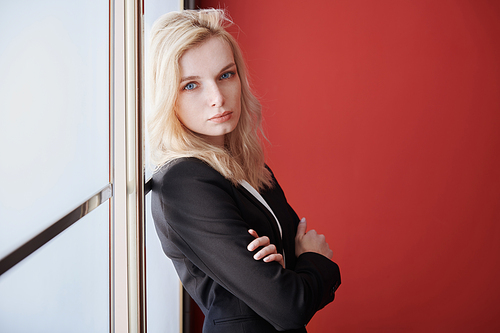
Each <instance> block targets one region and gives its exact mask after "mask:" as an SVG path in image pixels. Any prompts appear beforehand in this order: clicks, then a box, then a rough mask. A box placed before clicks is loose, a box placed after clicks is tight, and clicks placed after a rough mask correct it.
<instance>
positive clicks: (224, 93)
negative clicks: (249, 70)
mask: <svg viewBox="0 0 500 333" xmlns="http://www.w3.org/2000/svg"><path fill="white" fill-rule="evenodd" d="M179 65H180V70H181V84H180V86H179V89H180V92H179V98H178V101H177V108H176V112H177V117H178V118H179V120H180V121H181V122H182V123H183V124H184V126H186V127H187V128H189V129H190V130H191V131H193V132H195V133H198V134H199V135H200V136H202V137H204V138H205V139H206V140H207V141H209V142H210V143H212V144H215V145H219V146H223V145H224V135H225V134H227V133H230V132H232V131H233V130H234V129H235V128H236V125H237V124H238V120H239V119H240V113H241V99H240V97H241V83H240V78H239V76H238V73H237V70H236V64H235V62H234V57H233V52H232V50H231V47H230V46H229V44H228V43H227V42H226V41H224V40H223V39H221V38H216V37H211V38H210V39H208V40H206V41H204V42H203V43H202V44H200V45H197V46H195V47H193V48H191V49H189V50H187V51H186V52H185V53H184V54H183V56H182V57H181V59H180V61H179Z"/></svg>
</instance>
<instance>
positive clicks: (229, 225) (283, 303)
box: [152, 158, 340, 333]
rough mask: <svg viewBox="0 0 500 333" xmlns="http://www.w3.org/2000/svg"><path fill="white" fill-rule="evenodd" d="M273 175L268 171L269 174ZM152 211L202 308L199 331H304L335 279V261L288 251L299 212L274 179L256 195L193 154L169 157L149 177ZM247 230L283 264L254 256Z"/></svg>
mask: <svg viewBox="0 0 500 333" xmlns="http://www.w3.org/2000/svg"><path fill="white" fill-rule="evenodd" d="M273 178H274V176H273ZM152 191H153V193H152V212H153V218H154V221H155V226H156V230H157V233H158V236H159V238H160V241H161V244H162V247H163V251H164V252H165V254H166V255H167V256H168V257H169V258H170V259H171V260H172V261H173V264H174V266H175V269H176V270H177V273H178V275H179V277H180V279H181V281H182V283H183V285H184V288H186V290H187V291H188V293H189V294H190V295H191V297H192V298H193V299H194V300H195V301H196V303H198V305H199V306H200V308H201V310H202V311H203V313H204V314H205V322H204V325H203V332H207V333H208V332H218V333H222V332H228V333H237V332H247V333H249V332H259V333H266V332H276V331H287V332H306V330H305V327H304V326H305V325H306V324H307V323H308V322H309V320H310V319H311V318H312V316H313V315H314V314H315V313H316V311H318V310H319V309H321V308H322V307H324V306H325V305H326V304H328V303H330V302H331V301H332V300H333V298H334V291H335V290H336V288H337V287H338V286H339V284H340V272H339V268H338V266H337V264H335V263H334V262H332V261H331V260H329V259H327V258H326V257H324V256H322V255H319V254H317V253H304V254H302V255H301V256H299V257H298V258H296V257H295V243H294V239H295V234H296V230H297V224H298V222H299V218H298V217H297V214H296V213H295V212H294V211H293V209H292V208H291V207H290V206H289V205H288V203H287V201H286V198H285V195H284V193H283V191H282V189H281V187H280V186H279V185H278V183H277V182H276V181H275V184H274V187H273V188H272V189H269V190H266V191H263V193H261V194H262V196H263V197H264V199H265V200H266V201H267V203H268V204H269V206H270V207H271V208H272V210H273V212H274V214H275V215H276V217H277V218H278V220H279V221H280V224H281V227H282V232H283V240H281V238H280V233H279V229H278V226H277V224H276V221H275V219H274V217H273V216H272V214H271V213H270V212H269V211H268V210H267V209H266V208H265V207H264V206H263V205H262V204H261V203H260V202H259V201H258V200H257V199H256V198H255V197H254V196H253V195H252V194H250V193H249V192H248V191H247V190H246V189H245V188H243V187H242V186H237V187H235V186H233V185H232V184H231V182H229V181H228V180H227V179H225V178H224V177H223V176H222V175H221V174H220V173H219V172H217V171H216V170H214V169H213V168H211V167H210V166H208V165H207V164H206V163H204V162H202V161H200V160H198V159H196V158H182V159H178V160H175V161H173V162H170V163H168V164H167V165H166V166H164V167H162V168H161V169H160V170H159V171H158V172H156V173H155V174H154V176H153V190H152ZM248 229H254V230H255V231H257V233H258V234H259V236H264V235H266V236H268V237H269V238H270V240H271V243H272V244H275V245H276V247H277V249H278V251H279V252H281V251H282V249H284V251H285V259H286V269H283V268H282V267H281V265H280V264H279V263H277V262H271V263H265V262H263V261H257V260H254V259H253V253H252V252H249V251H248V250H247V245H248V244H249V243H250V242H251V241H252V240H253V239H254V238H253V237H252V236H251V235H250V234H249V233H248Z"/></svg>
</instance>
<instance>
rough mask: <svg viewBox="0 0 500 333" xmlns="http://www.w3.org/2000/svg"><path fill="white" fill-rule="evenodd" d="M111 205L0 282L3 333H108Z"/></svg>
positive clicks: (55, 240) (26, 260) (9, 272)
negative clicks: (109, 221)
mask: <svg viewBox="0 0 500 333" xmlns="http://www.w3.org/2000/svg"><path fill="white" fill-rule="evenodd" d="M108 212H109V204H108V203H104V204H102V205H101V206H99V207H98V208H96V209H95V210H94V211H92V212H91V213H90V214H89V215H87V216H85V217H83V218H82V219H81V220H80V221H78V222H77V223H75V224H74V225H73V226H71V227H69V228H68V229H66V231H64V232H63V233H61V234H60V235H59V236H57V237H56V238H54V239H53V240H52V241H50V242H49V243H47V244H46V245H44V246H43V247H42V248H40V249H39V250H38V251H36V252H35V253H33V254H32V255H30V256H29V257H27V258H26V259H25V260H23V261H22V262H20V263H19V264H17V265H16V266H14V267H13V268H12V269H10V270H9V271H8V272H6V273H4V274H3V275H2V276H0V332H9V333H16V332H64V333H66V332H82V333H88V332H93V333H94V332H95V333H98V332H108V331H109V301H108V299H109V292H108V286H109V277H108V258H109V255H108V248H109V246H108V239H109V232H108V230H109V229H108V228H109V223H108V220H109V216H108V215H109V213H108Z"/></svg>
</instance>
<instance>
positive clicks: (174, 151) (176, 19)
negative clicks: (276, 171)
mask: <svg viewBox="0 0 500 333" xmlns="http://www.w3.org/2000/svg"><path fill="white" fill-rule="evenodd" d="M231 24H232V22H231V20H230V19H229V18H228V17H227V16H226V14H225V12H224V11H223V10H220V9H204V10H198V11H196V10H185V11H182V12H171V13H167V14H165V15H163V16H162V17H160V18H159V19H158V20H157V21H156V22H155V23H154V25H153V28H152V31H151V45H150V52H151V57H150V62H149V65H150V68H149V71H150V84H151V87H150V91H151V96H150V97H151V105H152V107H151V115H150V117H149V119H148V132H149V133H148V134H149V143H150V149H151V161H152V162H153V163H154V164H156V166H157V168H159V167H161V166H163V165H164V164H165V163H167V162H169V161H171V160H173V159H177V158H181V157H196V158H198V159H200V160H202V161H204V162H205V163H207V164H208V165H210V166H211V167H212V168H214V169H215V170H217V171H218V172H219V173H221V174H222V175H223V176H224V177H225V178H226V179H228V180H229V181H231V182H232V183H233V184H234V185H237V184H238V181H239V180H246V181H247V182H248V183H250V184H251V185H252V186H253V187H254V188H256V189H257V190H258V191H260V190H262V189H263V188H265V187H271V186H272V177H271V173H270V171H269V170H268V169H267V168H266V167H265V164H264V152H263V149H262V145H261V141H260V137H259V133H262V127H261V118H262V116H261V105H260V103H259V101H258V100H257V98H256V97H255V96H254V95H253V94H252V92H251V91H250V86H249V83H248V79H247V73H246V67H245V62H244V60H243V56H242V53H241V50H240V48H239V46H238V44H237V42H236V41H235V39H234V38H233V37H232V36H231V35H230V34H229V33H228V32H227V31H226V30H225V28H226V27H227V26H229V25H231ZM211 37H217V38H221V39H222V40H224V41H226V42H227V43H228V44H229V45H230V47H231V49H232V51H233V56H234V61H235V64H236V68H237V71H238V76H239V77H240V81H241V116H240V120H239V122H238V125H237V126H236V128H235V129H234V130H233V131H232V132H231V133H228V134H226V136H225V147H217V146H214V145H212V144H210V143H208V142H207V141H205V140H203V139H202V138H200V137H199V136H198V135H196V134H195V133H193V132H192V131H190V130H189V129H188V128H186V127H185V126H184V125H183V124H182V123H181V121H180V120H179V119H178V118H177V116H176V115H175V107H176V104H177V98H178V95H179V86H180V81H181V75H180V68H179V60H180V58H181V57H182V55H183V54H184V52H186V51H187V50H189V49H190V48H192V47H194V46H196V45H199V44H201V43H203V42H204V41H206V40H207V39H209V38H211Z"/></svg>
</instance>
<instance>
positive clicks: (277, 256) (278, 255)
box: [264, 253, 283, 262]
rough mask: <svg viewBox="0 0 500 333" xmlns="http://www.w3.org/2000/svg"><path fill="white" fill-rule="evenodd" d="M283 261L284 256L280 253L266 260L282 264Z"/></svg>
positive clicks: (271, 255) (269, 256)
mask: <svg viewBox="0 0 500 333" xmlns="http://www.w3.org/2000/svg"><path fill="white" fill-rule="evenodd" d="M282 260H283V256H282V255H281V254H279V253H273V254H270V255H268V256H267V257H265V258H264V261H265V262H271V261H277V262H280V261H282Z"/></svg>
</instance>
